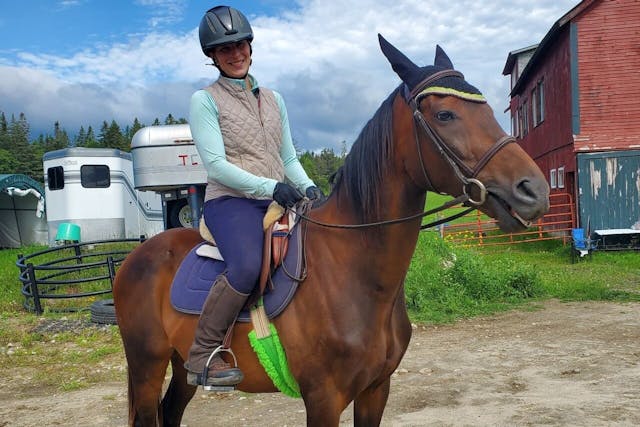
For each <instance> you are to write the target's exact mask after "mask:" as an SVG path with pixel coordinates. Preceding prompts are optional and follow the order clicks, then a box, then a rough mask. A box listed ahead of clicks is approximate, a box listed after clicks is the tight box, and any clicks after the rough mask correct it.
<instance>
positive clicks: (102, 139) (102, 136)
mask: <svg viewBox="0 0 640 427" xmlns="http://www.w3.org/2000/svg"><path fill="white" fill-rule="evenodd" d="M108 139H109V123H107V121H106V120H105V121H103V122H102V127H100V133H99V134H98V145H97V147H103V148H104V147H106V146H107V141H108Z"/></svg>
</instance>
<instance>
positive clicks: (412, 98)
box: [404, 70, 516, 206]
mask: <svg viewBox="0 0 640 427" xmlns="http://www.w3.org/2000/svg"><path fill="white" fill-rule="evenodd" d="M443 77H460V78H463V79H464V76H463V75H462V73H461V72H459V71H456V70H442V71H438V72H436V73H434V74H432V75H430V76H428V77H427V78H426V79H424V80H423V81H421V82H420V84H418V85H416V87H415V88H414V89H413V90H412V91H410V90H409V88H408V86H407V85H404V98H405V100H406V101H407V104H409V107H410V108H411V110H412V111H413V118H414V120H415V121H416V123H418V124H419V126H420V128H421V129H422V130H423V131H424V133H425V134H426V135H427V136H428V137H429V139H431V141H433V144H434V146H435V147H436V148H437V149H438V152H439V153H440V155H441V156H442V157H443V158H444V159H445V160H446V161H447V162H448V163H449V165H450V166H451V168H452V169H453V171H454V173H455V174H456V176H457V177H458V179H459V180H460V182H462V192H463V194H469V193H468V188H469V187H470V186H473V185H475V186H476V187H478V190H479V192H480V198H479V200H474V199H472V198H471V196H469V198H468V200H467V202H468V203H470V204H472V205H474V206H480V205H482V204H483V203H484V202H485V200H486V197H487V189H486V187H485V186H484V184H483V183H482V182H481V181H479V180H478V179H476V177H477V176H478V174H479V173H480V171H481V170H482V169H483V168H484V167H485V166H486V165H487V163H489V161H490V160H491V159H492V158H493V156H495V155H496V154H497V153H498V151H500V150H501V149H502V148H503V147H504V146H505V145H507V144H508V143H510V142H515V141H516V140H515V138H514V137H512V136H510V135H505V136H503V137H502V138H500V139H499V140H498V141H496V143H495V144H493V146H492V147H491V148H490V149H489V150H488V151H487V152H486V153H484V155H483V156H482V158H481V159H480V160H479V161H478V163H476V165H475V167H474V168H470V167H469V166H467V165H466V164H465V163H464V161H463V160H462V159H461V158H460V156H458V154H457V153H456V152H455V151H454V150H453V149H452V148H451V147H449V146H448V145H447V144H446V143H445V142H444V140H443V139H442V137H440V135H439V134H438V132H436V130H435V129H434V128H433V127H431V125H429V122H427V120H426V119H425V118H424V115H423V114H422V112H421V111H420V107H419V105H418V101H419V100H418V96H419V95H420V92H422V91H423V90H424V89H425V88H427V87H429V86H430V85H431V84H433V83H434V82H435V81H436V80H439V79H441V78H443ZM415 141H416V148H417V151H418V159H419V160H420V167H421V168H422V173H423V175H424V177H425V180H426V181H427V186H428V187H429V188H430V189H431V190H433V191H437V190H436V188H435V186H434V185H433V183H432V182H431V179H430V178H429V174H428V173H427V168H426V167H425V165H424V161H423V159H422V150H420V138H419V135H418V129H417V127H416V128H415Z"/></svg>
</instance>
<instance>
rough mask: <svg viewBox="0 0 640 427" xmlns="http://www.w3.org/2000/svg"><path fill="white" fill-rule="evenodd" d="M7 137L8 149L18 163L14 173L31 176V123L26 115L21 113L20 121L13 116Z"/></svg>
mask: <svg viewBox="0 0 640 427" xmlns="http://www.w3.org/2000/svg"><path fill="white" fill-rule="evenodd" d="M7 135H8V142H9V146H8V147H7V148H6V149H7V150H9V151H10V152H11V153H12V154H13V155H14V157H15V158H16V160H17V161H18V167H17V169H16V170H14V171H13V172H12V173H22V174H25V175H31V164H32V162H31V152H30V147H29V123H28V122H27V118H26V116H25V115H24V113H20V115H19V116H18V120H16V119H15V116H14V115H13V114H12V115H11V122H10V123H9V125H8V127H7Z"/></svg>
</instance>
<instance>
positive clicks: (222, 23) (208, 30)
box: [199, 6, 253, 56]
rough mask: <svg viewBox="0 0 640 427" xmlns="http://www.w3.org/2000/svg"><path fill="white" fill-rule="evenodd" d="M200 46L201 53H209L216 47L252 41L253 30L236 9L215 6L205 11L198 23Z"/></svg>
mask: <svg viewBox="0 0 640 427" xmlns="http://www.w3.org/2000/svg"><path fill="white" fill-rule="evenodd" d="M199 32H200V46H201V47H202V52H203V53H204V54H205V55H206V56H209V52H210V51H211V49H213V48H214V47H216V46H220V45H223V44H227V43H235V42H239V41H242V40H248V41H249V43H251V41H252V40H253V30H252V29H251V25H250V24H249V21H248V20H247V18H246V17H245V16H244V15H243V14H242V12H240V11H239V10H237V9H234V8H233V7H229V6H216V7H213V8H211V9H209V10H208V11H207V13H205V14H204V16H203V17H202V20H201V21H200V30H199Z"/></svg>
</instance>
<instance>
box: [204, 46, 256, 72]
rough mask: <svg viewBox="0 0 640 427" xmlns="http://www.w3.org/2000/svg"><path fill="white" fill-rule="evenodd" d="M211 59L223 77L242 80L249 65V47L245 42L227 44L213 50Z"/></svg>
mask: <svg viewBox="0 0 640 427" xmlns="http://www.w3.org/2000/svg"><path fill="white" fill-rule="evenodd" d="M211 58H212V59H213V61H214V62H215V63H216V65H217V66H218V67H219V68H220V70H221V71H222V72H223V73H224V74H225V75H227V76H229V77H232V78H235V79H242V78H244V77H245V76H246V75H247V73H248V72H249V66H250V65H251V46H250V45H249V42H248V41H247V40H241V41H239V42H235V43H228V44H225V45H222V46H218V47H216V48H214V49H213V51H212V52H211Z"/></svg>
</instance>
